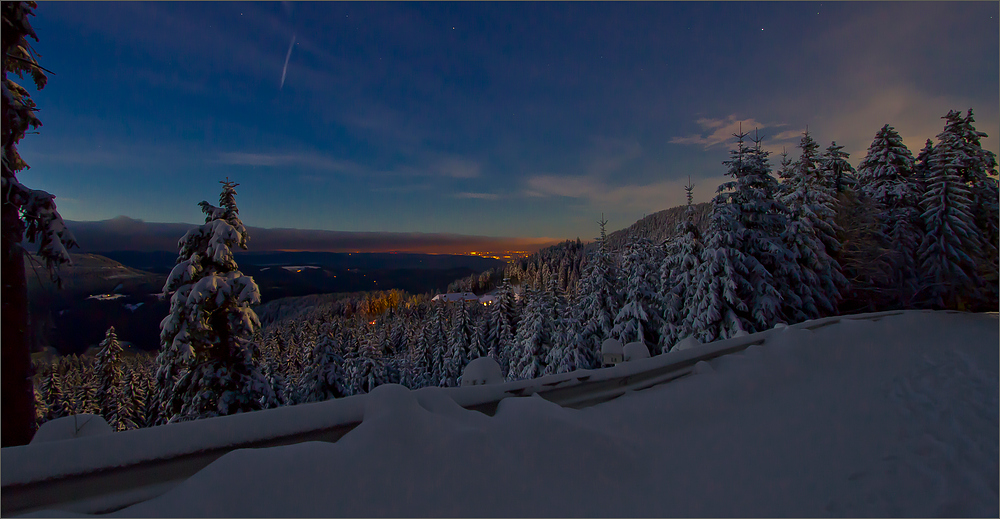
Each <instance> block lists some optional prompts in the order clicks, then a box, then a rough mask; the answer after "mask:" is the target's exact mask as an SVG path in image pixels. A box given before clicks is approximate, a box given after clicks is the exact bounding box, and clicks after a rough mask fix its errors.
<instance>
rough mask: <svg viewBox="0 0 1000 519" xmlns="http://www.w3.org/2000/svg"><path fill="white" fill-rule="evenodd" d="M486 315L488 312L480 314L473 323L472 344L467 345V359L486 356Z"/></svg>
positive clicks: (487, 334)
mask: <svg viewBox="0 0 1000 519" xmlns="http://www.w3.org/2000/svg"><path fill="white" fill-rule="evenodd" d="M488 317H489V316H488V314H481V318H480V319H478V320H477V322H476V323H475V331H474V333H473V334H472V344H470V345H469V360H472V359H478V358H479V357H484V356H486V352H487V347H488V346H487V344H488V343H489V324H490V322H489V319H488Z"/></svg>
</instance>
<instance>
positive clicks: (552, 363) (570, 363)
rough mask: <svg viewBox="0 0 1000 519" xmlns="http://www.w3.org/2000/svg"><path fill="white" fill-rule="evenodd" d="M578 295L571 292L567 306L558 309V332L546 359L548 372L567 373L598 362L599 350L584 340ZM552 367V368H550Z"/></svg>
mask: <svg viewBox="0 0 1000 519" xmlns="http://www.w3.org/2000/svg"><path fill="white" fill-rule="evenodd" d="M577 298H578V295H577V294H576V293H574V292H570V293H569V294H567V295H566V297H565V308H563V309H561V310H558V314H559V316H560V318H559V321H558V323H557V326H558V330H557V332H558V334H557V336H556V339H555V341H556V342H554V348H553V351H554V352H556V353H554V354H552V355H550V356H549V358H547V359H546V361H547V364H546V367H545V369H546V371H545V372H546V373H566V372H569V371H576V370H578V369H592V368H594V367H596V366H597V364H598V357H597V352H595V351H594V350H593V349H592V348H591V347H590V346H591V345H590V342H589V341H586V340H584V338H583V335H582V332H583V326H582V324H581V322H580V315H579V312H580V305H579V304H578V303H577V301H576V299H577ZM550 368H551V369H550Z"/></svg>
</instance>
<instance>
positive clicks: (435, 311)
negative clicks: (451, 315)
mask: <svg viewBox="0 0 1000 519" xmlns="http://www.w3.org/2000/svg"><path fill="white" fill-rule="evenodd" d="M444 305H445V304H444V302H442V301H437V302H435V303H433V304H432V305H431V311H430V316H429V317H428V321H429V322H428V326H427V328H425V332H426V334H427V335H426V336H427V346H428V347H429V348H430V352H431V372H430V379H429V380H430V385H433V386H447V385H448V372H447V366H446V361H447V355H448V333H447V331H446V328H445V326H446V321H447V319H446V317H445V313H446V312H447V309H446V308H445V306H444Z"/></svg>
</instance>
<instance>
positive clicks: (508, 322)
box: [487, 277, 516, 374]
mask: <svg viewBox="0 0 1000 519" xmlns="http://www.w3.org/2000/svg"><path fill="white" fill-rule="evenodd" d="M515 312H516V308H515V302H514V292H513V289H512V288H511V286H510V279H509V278H506V277H505V278H504V279H503V283H502V284H501V285H500V289H499V290H498V291H497V296H496V301H495V302H494V303H493V304H492V305H491V306H490V317H489V319H490V334H489V336H488V339H487V340H488V348H489V349H488V350H487V355H489V356H490V357H493V359H494V360H496V361H497V364H499V365H500V369H501V372H502V373H504V374H506V373H509V371H510V359H511V355H512V354H513V352H514V348H515V346H514V334H515V332H516V325H515V322H516V320H515Z"/></svg>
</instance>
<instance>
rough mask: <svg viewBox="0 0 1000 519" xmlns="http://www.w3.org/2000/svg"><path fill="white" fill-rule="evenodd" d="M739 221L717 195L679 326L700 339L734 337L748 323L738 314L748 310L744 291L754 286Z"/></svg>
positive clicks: (732, 210) (701, 340)
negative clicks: (741, 239)
mask: <svg viewBox="0 0 1000 519" xmlns="http://www.w3.org/2000/svg"><path fill="white" fill-rule="evenodd" d="M739 230H740V224H739V220H738V217H737V214H736V208H735V207H733V205H732V204H729V203H726V202H725V201H724V199H721V198H720V197H718V196H717V197H716V200H715V201H714V202H713V204H712V219H711V221H710V223H709V228H708V233H707V235H708V237H707V243H706V244H705V248H704V249H703V250H702V258H701V261H700V262H699V263H698V266H697V269H696V270H695V272H694V274H693V275H692V283H691V287H690V288H691V290H690V291H689V295H688V298H687V302H686V303H685V309H686V310H687V313H686V315H685V317H684V322H683V323H682V324H681V326H680V328H681V329H683V330H690V334H691V336H693V337H695V338H696V339H698V341H700V342H712V341H714V340H716V339H727V338H729V337H733V336H734V335H735V334H736V333H737V332H740V331H746V332H749V330H747V328H748V326H749V323H747V322H746V320H745V319H743V318H741V317H740V315H739V314H743V315H746V314H747V313H748V309H749V307H748V305H747V303H746V302H745V300H744V296H743V294H745V293H748V292H751V291H752V290H753V285H751V284H750V282H749V281H748V280H747V275H748V274H749V273H748V271H747V266H746V263H747V262H746V257H745V255H744V254H743V253H742V252H741V251H740V242H739Z"/></svg>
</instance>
